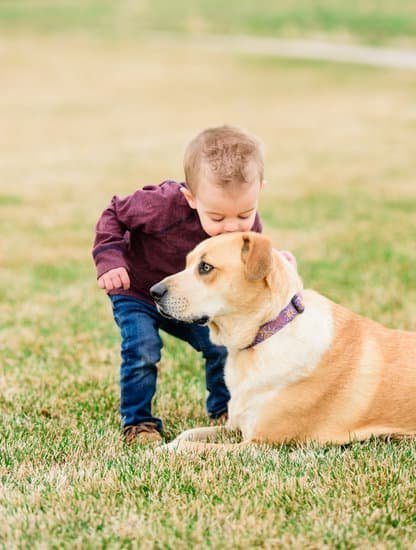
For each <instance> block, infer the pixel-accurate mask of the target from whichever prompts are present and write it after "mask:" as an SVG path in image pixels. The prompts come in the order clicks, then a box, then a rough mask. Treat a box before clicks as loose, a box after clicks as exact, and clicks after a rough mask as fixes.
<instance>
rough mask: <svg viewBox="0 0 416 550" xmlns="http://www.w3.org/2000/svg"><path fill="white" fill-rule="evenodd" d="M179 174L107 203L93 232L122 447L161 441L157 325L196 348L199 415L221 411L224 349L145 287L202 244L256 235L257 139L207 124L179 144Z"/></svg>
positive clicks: (224, 408) (259, 165) (177, 266)
mask: <svg viewBox="0 0 416 550" xmlns="http://www.w3.org/2000/svg"><path fill="white" fill-rule="evenodd" d="M184 169H185V183H184V184H183V183H176V182H174V181H170V180H168V181H164V182H163V183H161V184H160V185H157V186H155V185H149V186H146V187H143V189H140V190H138V191H136V192H135V193H133V194H132V195H129V196H127V197H125V198H119V197H116V196H115V197H113V199H112V201H111V204H110V205H109V207H108V208H107V209H106V210H105V211H104V212H103V214H102V215H101V217H100V219H99V220H98V223H97V227H96V238H95V243H94V249H93V257H94V260H95V263H96V266H97V277H98V285H99V286H100V288H102V289H103V290H105V291H107V293H108V295H109V298H110V300H111V302H112V307H113V314H114V319H115V321H116V323H117V325H118V327H119V329H120V333H121V358H122V362H121V367H120V387H121V402H120V412H121V418H122V425H123V431H124V435H125V440H126V442H127V443H128V444H131V443H133V442H134V441H137V442H139V443H151V442H156V441H159V440H160V439H161V435H160V433H161V431H162V422H161V420H160V419H159V418H155V417H154V416H153V415H152V412H151V402H152V398H153V396H154V394H155V391H156V377H157V366H156V365H157V363H158V362H159V360H160V356H161V348H162V340H161V338H160V336H159V329H162V330H164V331H165V332H167V333H169V334H172V335H173V336H176V337H178V338H180V339H181V340H184V341H186V342H188V343H189V344H190V345H191V346H192V347H193V348H195V349H196V350H197V351H200V352H202V355H203V357H204V359H205V376H206V387H207V390H208V397H207V401H206V406H207V411H208V415H209V416H210V417H211V418H221V417H226V414H227V403H228V400H229V397H230V396H229V393H228V390H227V387H226V386H225V383H224V372H223V371H224V363H225V359H226V355H227V351H226V349H225V348H224V347H222V346H215V345H214V344H212V343H211V342H210V339H209V331H208V328H207V327H206V326H200V325H193V324H186V323H182V322H178V321H174V320H170V319H166V318H164V317H162V316H161V315H160V314H159V313H158V311H157V309H156V307H155V305H154V303H153V300H152V298H151V296H150V293H149V289H150V287H151V286H152V285H153V284H155V283H156V282H158V281H160V280H161V279H163V278H164V277H166V276H167V275H171V274H173V273H176V272H177V271H180V270H182V269H184V267H185V258H186V255H187V254H188V252H190V251H191V250H192V249H193V248H194V247H195V246H196V245H197V244H198V243H199V242H201V241H202V240H204V239H207V238H208V237H212V236H214V235H218V234H220V233H225V232H230V231H249V230H252V231H258V232H260V231H261V222H260V218H259V215H258V213H257V201H258V195H259V192H260V189H261V187H262V184H263V154H262V150H261V146H260V143H259V142H258V140H257V139H256V138H255V137H253V136H252V135H250V134H248V133H247V132H245V131H243V130H241V129H239V128H235V127H231V126H222V127H217V128H209V129H206V130H204V131H203V132H201V133H200V134H198V135H197V136H196V137H195V138H194V139H193V140H192V141H191V142H190V143H189V145H188V147H187V149H186V152H185V158H184Z"/></svg>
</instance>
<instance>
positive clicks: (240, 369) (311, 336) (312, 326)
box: [225, 308, 332, 439]
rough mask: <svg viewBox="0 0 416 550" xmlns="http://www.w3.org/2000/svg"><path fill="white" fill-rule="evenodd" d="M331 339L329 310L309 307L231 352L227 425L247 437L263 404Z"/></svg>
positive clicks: (305, 369)
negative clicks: (250, 344) (262, 337)
mask: <svg viewBox="0 0 416 550" xmlns="http://www.w3.org/2000/svg"><path fill="white" fill-rule="evenodd" d="M331 340H332V318H331V315H330V313H329V311H322V310H320V311H319V314H318V312H316V315H315V311H313V309H312V308H311V310H310V311H309V312H308V313H306V314H305V315H304V317H303V318H302V320H301V322H299V323H298V324H297V327H296V328H295V327H292V326H289V327H287V328H286V329H284V330H283V331H281V332H279V333H277V334H275V335H274V336H272V337H271V338H269V339H268V340H265V341H264V342H262V343H261V344H259V345H258V346H256V348H255V349H253V350H251V351H250V350H247V351H243V352H234V353H232V352H231V353H230V356H229V358H228V361H227V364H226V368H225V381H226V384H227V386H228V388H229V390H230V393H231V400H230V403H229V422H228V425H229V427H230V428H239V429H240V430H241V431H242V432H243V436H244V439H250V438H251V435H252V432H253V430H254V428H255V426H256V422H257V420H258V419H259V418H260V416H261V414H262V411H263V409H264V405H265V404H266V403H267V402H269V401H270V399H271V398H273V399H278V398H279V397H278V396H279V393H280V392H281V391H282V390H283V389H284V388H285V387H286V386H287V385H289V384H291V383H293V382H295V381H297V380H299V379H300V378H303V377H305V376H307V375H308V374H309V373H311V372H312V370H313V369H314V368H315V367H316V366H317V365H318V364H319V362H320V360H321V358H322V356H323V354H324V353H325V352H326V351H327V349H328V348H329V346H330V344H331Z"/></svg>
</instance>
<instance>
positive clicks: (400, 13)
mask: <svg viewBox="0 0 416 550" xmlns="http://www.w3.org/2000/svg"><path fill="white" fill-rule="evenodd" d="M0 24H1V26H2V27H3V28H6V29H19V28H20V29H34V30H37V31H41V32H51V31H53V32H56V31H63V30H65V31H80V30H81V31H88V32H93V33H98V34H102V35H104V36H113V37H125V36H129V37H130V38H132V37H134V36H137V35H140V34H141V33H143V32H144V31H149V30H157V31H174V32H181V33H201V32H202V33H214V34H215V33H220V34H223V33H231V34H236V33H237V34H242V33H244V34H253V35H258V36H295V37H302V38H304V37H305V36H325V35H326V36H328V37H331V36H332V37H335V38H337V37H344V38H347V37H350V38H353V39H355V40H358V41H362V42H367V43H374V44H376V43H377V44H380V43H387V42H392V41H398V40H401V39H406V40H407V41H413V43H414V40H415V37H416V8H415V5H414V2H411V1H409V0H406V1H401V2H394V1H393V0H378V1H376V0H366V1H364V2H363V1H360V2H359V1H357V0H355V1H353V2H348V3H346V2H342V1H341V0H336V1H333V0H319V1H317V2H308V1H306V0H285V1H284V2H278V3H277V2H273V1H271V0H260V1H259V2H255V3H253V2H248V1H243V2H241V1H238V0H230V1H229V2H220V1H219V0H197V1H195V2H188V1H185V0H178V1H177V2H175V3H171V4H169V3H167V2H165V1H164V0H153V1H152V2H147V1H140V2H128V1H127V0H121V1H120V2H115V1H111V0H100V1H97V0H87V1H85V2H82V3H81V2H79V1H70V0H61V1H60V2H51V1H50V0H20V1H19V2H11V1H9V0H6V1H2V2H1V3H0Z"/></svg>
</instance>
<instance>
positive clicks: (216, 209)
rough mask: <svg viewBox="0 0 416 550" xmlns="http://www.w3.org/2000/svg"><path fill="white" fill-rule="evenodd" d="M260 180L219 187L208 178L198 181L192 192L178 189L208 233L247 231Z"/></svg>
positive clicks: (210, 234) (211, 234) (253, 210)
mask: <svg viewBox="0 0 416 550" xmlns="http://www.w3.org/2000/svg"><path fill="white" fill-rule="evenodd" d="M261 185H262V183H261V182H260V179H259V178H257V180H254V181H253V182H252V183H245V184H243V185H238V184H236V183H233V182H231V183H230V184H229V185H228V186H226V187H222V186H219V185H217V184H216V183H214V182H213V180H212V179H211V178H206V179H204V181H201V182H200V183H199V184H198V186H197V189H196V192H195V194H192V193H191V191H190V190H189V189H186V188H182V192H183V194H184V196H185V198H186V200H187V201H188V204H189V206H190V207H191V208H194V209H195V210H196V211H197V212H198V216H199V219H200V221H201V225H202V228H203V229H204V231H205V233H207V234H208V235H209V236H210V237H214V236H215V235H219V234H220V233H231V232H233V231H250V229H251V228H252V226H253V224H254V219H255V217H256V212H257V203H258V196H259V192H260V189H261Z"/></svg>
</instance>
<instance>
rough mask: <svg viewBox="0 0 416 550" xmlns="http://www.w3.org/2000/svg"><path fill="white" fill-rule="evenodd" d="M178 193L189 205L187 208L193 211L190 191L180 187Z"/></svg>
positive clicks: (192, 198)
mask: <svg viewBox="0 0 416 550" xmlns="http://www.w3.org/2000/svg"><path fill="white" fill-rule="evenodd" d="M180 191H181V193H182V195H183V196H184V197H185V199H186V202H187V203H188V204H189V206H190V207H191V208H193V209H195V208H196V205H195V199H194V196H193V195H192V193H191V192H190V190H189V189H188V188H187V187H184V186H182V187H180Z"/></svg>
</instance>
